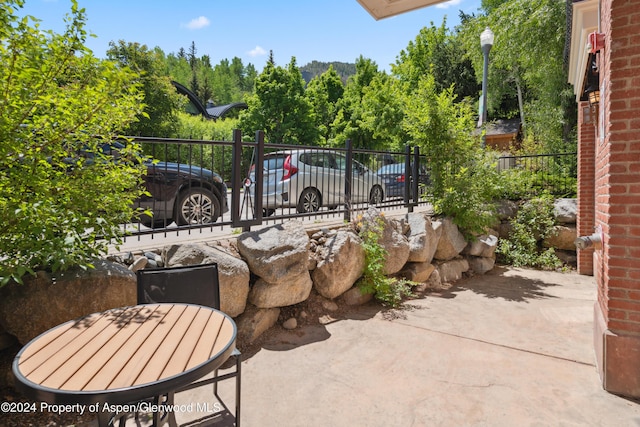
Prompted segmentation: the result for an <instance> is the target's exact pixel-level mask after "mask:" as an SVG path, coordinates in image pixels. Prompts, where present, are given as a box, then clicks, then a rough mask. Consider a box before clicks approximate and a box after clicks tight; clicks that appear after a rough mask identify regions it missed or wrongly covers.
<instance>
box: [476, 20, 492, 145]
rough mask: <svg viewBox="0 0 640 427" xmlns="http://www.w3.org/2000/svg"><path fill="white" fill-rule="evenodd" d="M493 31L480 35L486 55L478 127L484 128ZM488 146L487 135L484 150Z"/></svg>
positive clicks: (484, 136)
mask: <svg viewBox="0 0 640 427" xmlns="http://www.w3.org/2000/svg"><path fill="white" fill-rule="evenodd" d="M493 39H494V37H493V31H491V29H490V28H489V27H487V28H485V30H484V31H483V32H482V34H480V46H481V47H482V53H483V54H484V68H483V70H482V98H481V99H480V118H479V119H478V127H481V126H483V125H484V124H485V123H486V122H487V77H488V76H489V51H490V50H491V46H493ZM485 145H486V133H485V135H483V136H482V148H485Z"/></svg>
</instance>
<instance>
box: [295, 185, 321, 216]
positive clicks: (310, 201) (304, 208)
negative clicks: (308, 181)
mask: <svg viewBox="0 0 640 427" xmlns="http://www.w3.org/2000/svg"><path fill="white" fill-rule="evenodd" d="M321 205H322V201H321V199H320V193H319V192H318V190H316V189H315V188H305V189H304V191H303V192H302V194H301V195H300V199H298V206H297V208H296V209H297V211H298V213H310V212H318V211H319V210H320V206H321Z"/></svg>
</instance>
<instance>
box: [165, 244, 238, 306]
mask: <svg viewBox="0 0 640 427" xmlns="http://www.w3.org/2000/svg"><path fill="white" fill-rule="evenodd" d="M162 258H163V261H164V265H165V266H167V267H176V266H180V265H199V264H209V263H214V262H215V263H217V264H218V282H219V283H220V310H222V311H224V312H225V313H227V314H228V315H229V316H231V317H236V316H238V315H239V314H241V313H242V312H243V311H244V309H245V306H246V304H247V296H248V295H249V279H250V273H249V267H248V266H247V263H245V262H244V261H243V260H241V259H239V258H237V257H235V256H233V255H231V254H230V253H228V252H226V251H224V250H222V249H219V248H215V247H211V246H207V245H204V244H195V243H190V244H184V245H172V246H167V247H165V248H164V249H163V250H162Z"/></svg>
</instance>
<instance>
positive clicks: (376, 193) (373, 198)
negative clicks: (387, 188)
mask: <svg viewBox="0 0 640 427" xmlns="http://www.w3.org/2000/svg"><path fill="white" fill-rule="evenodd" d="M383 199H384V193H383V191H382V187H380V186H379V185H374V186H373V187H372V188H371V192H370V193H369V204H370V205H377V204H380V203H382V200H383Z"/></svg>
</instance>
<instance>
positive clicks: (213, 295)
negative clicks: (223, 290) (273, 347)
mask: <svg viewBox="0 0 640 427" xmlns="http://www.w3.org/2000/svg"><path fill="white" fill-rule="evenodd" d="M136 277H137V285H138V304H153V303H167V302H175V303H187V304H198V305H204V306H208V307H213V308H215V309H218V310H219V309H220V282H219V280H218V265H217V264H215V263H213V264H200V265H190V266H180V267H170V268H154V269H143V270H138V271H137V272H136ZM230 359H234V361H235V369H234V370H233V371H232V372H229V373H226V374H224V375H218V370H217V369H216V370H215V372H214V373H213V377H211V378H206V379H203V380H199V381H196V382H194V383H192V384H189V385H188V386H186V387H183V388H181V389H178V390H176V391H175V392H174V393H178V392H182V391H186V390H191V389H194V388H197V387H200V386H203V385H207V384H213V394H214V396H215V398H216V399H217V400H218V402H219V403H220V405H222V407H223V408H224V411H223V413H221V414H220V415H221V416H223V417H224V416H225V415H229V414H230V412H229V408H228V407H227V406H226V405H225V403H224V402H223V401H222V399H221V398H220V396H219V395H218V382H220V381H223V380H226V379H230V378H235V379H236V390H235V391H236V395H235V413H234V417H233V418H235V420H234V421H235V422H234V423H233V425H234V426H236V427H239V426H240V385H241V375H240V374H241V366H242V365H241V362H242V360H241V354H240V351H238V350H237V349H235V350H234V352H233V353H232V355H231V358H230ZM171 400H173V399H171ZM157 421H158V420H157V419H154V426H155V425H156V423H157ZM169 424H170V425H172V426H174V425H176V421H175V414H173V413H171V414H169ZM216 425H221V424H218V423H216ZM224 425H226V423H224Z"/></svg>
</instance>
